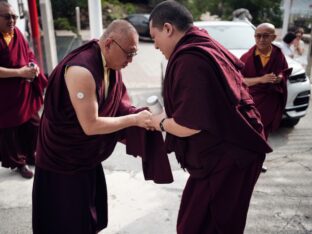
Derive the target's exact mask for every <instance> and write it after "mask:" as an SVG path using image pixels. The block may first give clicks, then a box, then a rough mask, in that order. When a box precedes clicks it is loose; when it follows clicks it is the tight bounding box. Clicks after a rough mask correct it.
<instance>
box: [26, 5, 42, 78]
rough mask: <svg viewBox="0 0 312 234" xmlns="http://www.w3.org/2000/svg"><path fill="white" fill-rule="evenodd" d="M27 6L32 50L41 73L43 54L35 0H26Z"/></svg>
mask: <svg viewBox="0 0 312 234" xmlns="http://www.w3.org/2000/svg"><path fill="white" fill-rule="evenodd" d="M28 8H29V17H30V27H31V34H32V38H33V43H34V52H35V55H36V57H37V60H38V63H39V67H40V70H41V72H42V73H44V66H43V55H42V47H41V40H40V28H39V19H38V11H37V3H36V0H28Z"/></svg>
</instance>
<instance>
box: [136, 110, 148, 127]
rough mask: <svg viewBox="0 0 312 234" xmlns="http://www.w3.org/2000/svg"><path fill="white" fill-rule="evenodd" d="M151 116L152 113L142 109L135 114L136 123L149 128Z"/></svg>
mask: <svg viewBox="0 0 312 234" xmlns="http://www.w3.org/2000/svg"><path fill="white" fill-rule="evenodd" d="M151 116H152V113H151V112H149V111H147V110H143V111H141V112H139V113H137V114H135V118H136V125H137V126H138V127H141V128H145V129H147V130H149V129H150V128H151Z"/></svg>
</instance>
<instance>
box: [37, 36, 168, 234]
mask: <svg viewBox="0 0 312 234" xmlns="http://www.w3.org/2000/svg"><path fill="white" fill-rule="evenodd" d="M66 66H82V67H85V68H86V69H88V70H89V71H90V72H91V74H92V76H93V78H94V81H95V84H96V97H97V101H98V106H99V110H98V113H99V116H111V117H114V116H122V115H126V114H130V113H135V112H136V111H139V110H136V109H135V108H134V107H133V106H131V103H130V101H129V97H128V94H127V91H126V88H125V86H124V84H123V82H122V77H121V73H120V72H118V71H111V72H110V86H109V93H108V96H107V98H106V99H105V98H104V88H105V87H104V86H103V83H102V82H103V77H104V68H103V63H102V57H101V50H100V47H99V45H98V43H97V41H95V40H94V41H90V42H89V43H86V44H85V45H83V46H81V47H79V48H77V49H76V50H74V51H73V52H71V53H70V54H69V55H68V56H66V57H65V58H64V59H63V60H62V61H61V62H60V64H59V65H58V66H57V68H56V69H55V70H54V71H53V72H52V74H51V76H50V77H49V83H48V87H47V91H46V96H45V109H44V112H43V116H42V120H41V124H40V131H39V137H38V145H37V160H36V174H35V178H34V188H33V230H34V233H46V231H48V230H49V228H50V227H51V228H53V226H54V224H55V223H56V224H59V225H58V226H57V228H56V229H55V227H54V229H53V230H54V232H53V233H94V230H96V231H99V230H101V229H103V228H105V227H106V225H107V194H106V183H105V178H104V173H103V169H102V167H101V162H102V161H103V160H105V159H106V158H108V157H109V156H110V155H111V154H112V152H113V150H114V148H115V145H116V143H117V141H118V140H122V139H123V138H125V142H126V144H127V153H129V154H132V155H134V156H137V155H139V156H141V157H142V160H143V172H144V175H145V179H153V180H154V181H155V182H156V183H169V182H172V180H173V178H172V174H171V170H170V165H169V161H168V158H167V155H166V152H165V148H164V142H163V139H162V135H161V133H159V132H147V131H145V130H144V129H141V128H138V127H131V128H128V129H124V130H122V131H118V132H114V133H110V134H102V135H93V136H87V135H86V134H85V133H84V132H83V129H82V127H81V126H80V124H79V121H78V119H77V116H76V113H75V110H74V108H73V106H72V104H71V101H70V97H69V93H68V90H67V87H66V84H65V79H64V71H65V68H66ZM151 163H152V164H153V163H157V167H156V165H152V164H151ZM37 170H38V171H37ZM99 171H102V172H101V173H100V172H99ZM80 182H81V183H80ZM79 191H86V192H84V193H83V194H80V192H79ZM58 194H64V196H59V195H58ZM71 197H72V199H73V200H72V201H71V203H68V199H71ZM46 203H48V204H46ZM64 204H67V205H66V206H67V207H68V209H69V211H68V212H67V213H66V215H65V217H63V216H62V217H63V218H62V219H61V218H60V216H59V214H60V213H61V211H60V209H61V208H62V207H63V206H64ZM75 204H77V206H76V205H75ZM47 212H48V213H49V214H50V215H46V213H47ZM77 212H78V213H79V214H81V215H80V216H79V215H78V216H76V213H77ZM66 217H67V218H66ZM65 226H66V228H65Z"/></svg>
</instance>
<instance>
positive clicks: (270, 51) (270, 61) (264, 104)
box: [241, 23, 290, 172]
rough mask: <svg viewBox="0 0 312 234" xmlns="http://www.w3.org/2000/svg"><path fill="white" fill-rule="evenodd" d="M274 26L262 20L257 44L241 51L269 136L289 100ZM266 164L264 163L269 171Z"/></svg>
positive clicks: (284, 60)
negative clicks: (243, 52)
mask: <svg viewBox="0 0 312 234" xmlns="http://www.w3.org/2000/svg"><path fill="white" fill-rule="evenodd" d="M275 38H276V34H275V27H274V25H273V24H270V23H262V24H260V25H259V26H258V27H257V28H256V31H255V40H256V45H255V46H253V47H252V48H250V49H249V51H248V52H246V53H245V54H243V55H242V57H241V60H242V61H243V62H244V63H245V67H244V69H243V70H242V74H243V76H244V77H245V78H244V81H245V83H246V84H247V85H248V86H249V92H250V94H251V95H252V97H253V99H254V102H255V104H256V107H257V109H258V111H259V112H260V115H261V121H262V123H263V125H264V133H265V137H266V139H268V136H269V134H270V133H271V132H273V131H275V130H276V129H278V127H279V126H280V123H281V120H282V116H283V111H284V109H285V106H286V101H287V76H288V75H289V74H290V73H289V74H287V72H285V71H286V70H287V68H288V64H287V61H286V58H285V56H284V54H283V52H282V50H281V49H280V48H279V47H277V46H275V45H274V44H272V42H273V41H274V40H275ZM266 171H267V167H266V166H263V167H262V172H266Z"/></svg>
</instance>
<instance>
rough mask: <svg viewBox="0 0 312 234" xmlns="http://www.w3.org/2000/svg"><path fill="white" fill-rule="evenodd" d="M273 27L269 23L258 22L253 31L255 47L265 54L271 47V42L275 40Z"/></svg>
mask: <svg viewBox="0 0 312 234" xmlns="http://www.w3.org/2000/svg"><path fill="white" fill-rule="evenodd" d="M275 38H276V35H275V27H274V25H273V24H270V23H262V24H259V25H258V27H257V28H256V31H255V39H256V46H257V49H258V50H259V51H260V52H261V53H262V54H267V53H268V52H269V51H271V49H272V42H273V41H274V40H275Z"/></svg>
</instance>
